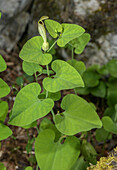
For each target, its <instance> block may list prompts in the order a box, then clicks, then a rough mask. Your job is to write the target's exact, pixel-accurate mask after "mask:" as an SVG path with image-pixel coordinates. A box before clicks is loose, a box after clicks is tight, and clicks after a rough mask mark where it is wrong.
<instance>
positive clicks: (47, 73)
mask: <svg viewBox="0 0 117 170" xmlns="http://www.w3.org/2000/svg"><path fill="white" fill-rule="evenodd" d="M46 69H47V74H48V76H49V75H50V74H49V68H48V65H46Z"/></svg>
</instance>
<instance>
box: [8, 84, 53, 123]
mask: <svg viewBox="0 0 117 170" xmlns="http://www.w3.org/2000/svg"><path fill="white" fill-rule="evenodd" d="M40 91H41V87H40V85H39V84H38V83H31V84H29V85H27V86H25V87H24V88H22V89H21V90H20V92H19V93H18V94H17V96H16V99H15V102H14V106H13V111H12V115H11V118H10V121H9V123H10V124H12V125H16V126H26V125H29V124H31V123H32V122H34V121H35V120H37V119H39V118H41V117H43V116H45V115H47V114H48V113H49V112H50V111H51V109H52V108H53V106H54V102H53V100H52V99H44V100H40V99H39V98H38V95H39V94H40Z"/></svg>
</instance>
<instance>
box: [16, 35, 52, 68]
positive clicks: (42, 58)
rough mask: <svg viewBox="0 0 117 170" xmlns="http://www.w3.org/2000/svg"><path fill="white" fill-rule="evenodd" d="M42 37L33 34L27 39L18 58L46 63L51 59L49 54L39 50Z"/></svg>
mask: <svg viewBox="0 0 117 170" xmlns="http://www.w3.org/2000/svg"><path fill="white" fill-rule="evenodd" d="M42 44H43V39H42V37H41V36H35V37H33V38H31V39H30V40H28V41H27V42H26V44H25V45H24V46H23V48H22V50H21V51H20V54H19V56H20V58H21V59H23V60H24V61H27V62H31V63H36V64H41V65H47V64H49V63H50V62H51V61H52V56H51V54H48V53H43V52H42V50H41V47H42Z"/></svg>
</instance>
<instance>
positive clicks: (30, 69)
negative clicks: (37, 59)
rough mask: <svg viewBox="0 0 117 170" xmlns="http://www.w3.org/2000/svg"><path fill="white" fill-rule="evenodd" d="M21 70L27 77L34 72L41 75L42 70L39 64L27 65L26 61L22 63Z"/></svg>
mask: <svg viewBox="0 0 117 170" xmlns="http://www.w3.org/2000/svg"><path fill="white" fill-rule="evenodd" d="M22 68H23V71H24V72H25V73H26V74H28V75H29V76H32V75H33V74H35V73H36V72H39V73H42V70H43V68H42V67H41V66H40V65H39V64H35V63H29V62H26V61H23V64H22Z"/></svg>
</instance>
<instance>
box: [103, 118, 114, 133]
mask: <svg viewBox="0 0 117 170" xmlns="http://www.w3.org/2000/svg"><path fill="white" fill-rule="evenodd" d="M102 123H103V127H104V129H105V130H106V131H107V132H111V133H114V134H116V135H117V124H116V123H114V122H113V121H112V119H111V118H110V117H108V116H104V117H103V118H102Z"/></svg>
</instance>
